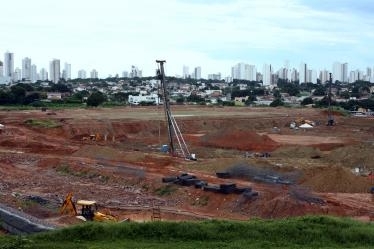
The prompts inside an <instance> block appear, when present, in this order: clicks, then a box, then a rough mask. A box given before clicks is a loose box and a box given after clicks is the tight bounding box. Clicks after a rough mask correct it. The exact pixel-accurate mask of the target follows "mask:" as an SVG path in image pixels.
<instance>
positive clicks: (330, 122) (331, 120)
mask: <svg viewBox="0 0 374 249" xmlns="http://www.w3.org/2000/svg"><path fill="white" fill-rule="evenodd" d="M331 84H332V73H330V80H329V92H328V101H329V102H328V104H329V106H328V114H327V125H328V126H333V125H334V117H333V116H332V106H331V95H332V94H331Z"/></svg>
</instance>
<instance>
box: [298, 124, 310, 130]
mask: <svg viewBox="0 0 374 249" xmlns="http://www.w3.org/2000/svg"><path fill="white" fill-rule="evenodd" d="M299 128H303V129H310V128H313V126H311V125H310V124H302V125H300V126H299Z"/></svg>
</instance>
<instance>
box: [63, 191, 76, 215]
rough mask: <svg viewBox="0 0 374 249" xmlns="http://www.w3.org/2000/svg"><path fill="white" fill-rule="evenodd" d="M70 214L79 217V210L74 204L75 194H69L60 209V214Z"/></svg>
mask: <svg viewBox="0 0 374 249" xmlns="http://www.w3.org/2000/svg"><path fill="white" fill-rule="evenodd" d="M64 213H69V214H73V215H78V212H77V208H76V207H75V204H74V202H73V193H71V192H70V193H68V194H67V195H66V197H65V200H64V202H63V204H62V206H61V208H60V214H64Z"/></svg>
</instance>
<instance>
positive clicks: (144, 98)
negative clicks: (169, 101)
mask: <svg viewBox="0 0 374 249" xmlns="http://www.w3.org/2000/svg"><path fill="white" fill-rule="evenodd" d="M142 102H144V103H152V104H155V105H159V104H160V103H161V101H160V98H159V96H158V95H157V94H155V93H152V94H150V95H139V96H134V95H129V103H130V104H132V105H139V104H140V103H142Z"/></svg>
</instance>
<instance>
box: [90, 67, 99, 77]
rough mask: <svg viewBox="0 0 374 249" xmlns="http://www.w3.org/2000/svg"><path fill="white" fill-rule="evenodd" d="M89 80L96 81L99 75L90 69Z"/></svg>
mask: <svg viewBox="0 0 374 249" xmlns="http://www.w3.org/2000/svg"><path fill="white" fill-rule="evenodd" d="M90 77H91V79H98V78H99V73H98V72H97V71H96V69H92V71H91V73H90Z"/></svg>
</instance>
